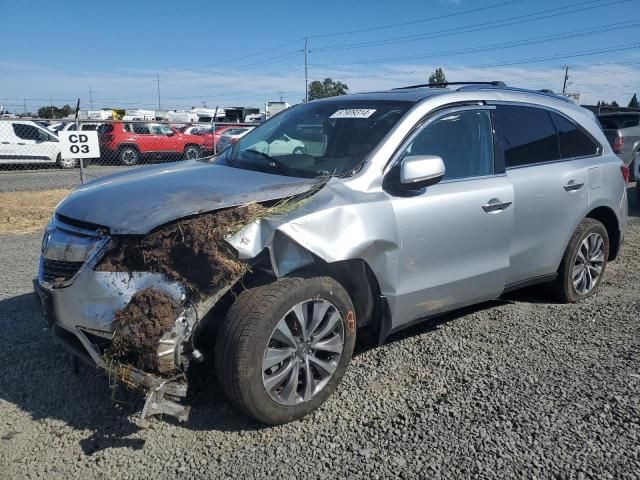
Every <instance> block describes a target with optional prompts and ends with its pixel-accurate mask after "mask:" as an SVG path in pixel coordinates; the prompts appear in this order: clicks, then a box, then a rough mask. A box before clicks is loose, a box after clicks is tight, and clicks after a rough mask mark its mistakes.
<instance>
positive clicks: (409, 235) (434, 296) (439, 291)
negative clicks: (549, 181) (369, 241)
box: [389, 106, 514, 328]
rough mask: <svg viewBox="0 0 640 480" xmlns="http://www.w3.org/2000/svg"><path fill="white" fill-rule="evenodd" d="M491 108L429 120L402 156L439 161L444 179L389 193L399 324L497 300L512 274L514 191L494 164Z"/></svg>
mask: <svg viewBox="0 0 640 480" xmlns="http://www.w3.org/2000/svg"><path fill="white" fill-rule="evenodd" d="M490 112H491V108H490V107H478V106H473V107H459V108H456V109H452V110H448V111H445V112H442V113H440V114H438V115H437V116H435V117H433V118H431V119H429V120H428V121H427V123H425V125H424V126H423V127H422V128H421V129H419V130H418V131H417V132H416V133H415V134H414V135H413V137H412V138H410V139H409V141H408V143H407V144H406V145H405V146H404V147H403V148H402V149H401V153H400V154H399V158H397V159H396V160H395V161H396V162H402V159H403V158H406V157H407V156H414V155H438V156H440V157H442V159H443V161H444V163H445V168H446V173H445V177H444V179H443V180H442V181H441V182H440V183H438V184H436V185H433V186H431V187H427V188H426V189H425V190H424V191H423V192H422V193H420V194H417V195H411V196H408V197H402V196H397V195H392V194H390V197H389V198H390V201H391V204H392V206H393V209H394V212H395V218H396V227H397V229H398V235H399V241H400V242H401V248H400V249H399V251H398V267H397V277H396V281H395V285H394V289H395V292H396V295H395V296H394V297H393V298H389V301H390V306H391V308H392V318H393V322H394V325H393V327H394V328H395V327H398V326H400V325H402V324H405V323H407V322H410V321H412V320H414V319H417V318H421V317H425V316H430V315H433V314H437V313H439V312H443V311H446V310H451V309H453V308H456V307H460V306H464V305H469V304H471V303H476V302H480V301H483V300H488V299H492V298H496V297H497V296H499V295H500V294H501V293H502V290H503V288H504V285H505V278H506V274H507V270H508V267H509V245H510V241H511V230H512V223H513V211H514V209H513V202H514V198H513V188H512V186H511V184H510V182H509V181H508V179H507V177H506V175H504V168H503V166H501V165H499V163H497V162H496V159H495V158H494V148H493V135H492V120H491V114H490Z"/></svg>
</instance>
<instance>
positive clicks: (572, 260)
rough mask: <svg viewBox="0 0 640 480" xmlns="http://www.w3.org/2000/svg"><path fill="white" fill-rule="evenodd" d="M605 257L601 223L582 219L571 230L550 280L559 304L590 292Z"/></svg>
mask: <svg viewBox="0 0 640 480" xmlns="http://www.w3.org/2000/svg"><path fill="white" fill-rule="evenodd" d="M608 258H609V235H608V233H607V229H606V228H605V227H604V225H603V224H602V223H601V222H599V221H598V220H595V219H593V218H585V219H584V220H582V222H580V225H578V228H576V231H575V232H574V233H573V236H572V237H571V240H570V241H569V245H567V249H566V250H565V253H564V256H563V257H562V261H561V262H560V267H559V268H558V277H557V278H556V279H555V281H554V282H553V283H552V291H553V293H554V296H555V297H556V298H557V299H558V300H559V301H561V302H563V303H575V302H578V301H580V300H584V299H585V298H588V297H590V296H591V295H593V294H594V293H595V292H596V290H597V289H598V286H599V285H600V282H601V281H602V277H603V275H604V271H605V268H606V266H607V259H608Z"/></svg>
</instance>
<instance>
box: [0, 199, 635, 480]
mask: <svg viewBox="0 0 640 480" xmlns="http://www.w3.org/2000/svg"><path fill="white" fill-rule="evenodd" d="M631 193H634V192H631ZM631 213H632V217H631V219H630V224H629V226H628V230H627V238H626V243H625V245H624V248H623V250H622V254H621V256H620V257H619V259H618V260H617V261H616V262H615V263H613V264H611V265H610V266H609V268H608V269H607V272H606V275H605V281H604V283H603V285H602V286H601V289H600V291H599V293H598V294H596V295H595V296H594V297H592V298H590V299H588V300H587V301H585V302H583V303H581V304H579V305H559V304H554V303H550V302H549V301H548V300H547V298H546V297H545V296H544V295H543V294H542V293H541V291H540V290H538V289H528V290H524V291H521V292H517V293H514V294H511V295H509V296H507V297H506V298H504V299H502V300H500V301H495V302H491V303H488V304H483V305H480V306H477V307H475V308H472V309H466V310H464V311H461V312H456V313H455V314H451V315H448V316H446V317H444V318H441V319H439V320H438V321H437V322H429V323H425V324H421V325H419V326H417V327H414V328H412V329H410V330H408V331H405V332H403V333H402V334H399V335H396V336H394V337H393V338H391V339H390V340H389V341H388V343H387V344H386V345H384V346H382V347H379V348H375V349H371V350H368V351H362V352H360V353H359V354H358V355H357V356H356V357H355V358H354V360H353V362H352V364H351V366H350V368H349V370H348V372H347V374H346V376H345V378H344V380H343V382H342V384H341V386H340V387H339V389H338V391H337V392H336V394H335V395H333V397H332V398H331V399H330V400H329V401H328V402H327V403H326V404H325V405H324V406H323V407H322V408H321V409H320V410H319V411H317V412H315V413H314V414H313V415H311V416H309V417H307V418H305V419H303V420H302V421H299V422H296V423H293V424H289V425H285V426H280V427H269V428H264V427H260V426H258V425H255V424H254V423H252V422H251V421H250V420H248V419H247V418H245V417H243V416H242V415H239V414H237V413H235V412H234V411H233V410H232V409H231V408H230V406H229V405H228V404H227V403H226V402H225V401H224V399H223V398H222V397H221V395H220V393H219V392H218V389H217V387H216V384H215V381H214V380H213V379H212V378H211V379H210V381H209V382H208V385H207V387H206V388H204V389H203V390H202V391H201V392H200V393H199V394H198V395H197V396H196V398H195V399H194V406H193V410H192V415H191V419H190V421H189V422H188V423H186V424H183V425H181V424H177V423H176V422H173V421H161V420H157V419H151V420H149V421H142V420H139V419H138V418H137V417H135V415H134V414H133V412H134V409H133V407H131V406H130V405H128V404H124V403H122V404H117V403H114V401H113V400H112V398H111V394H110V391H109V388H108V382H107V379H105V377H104V376H102V375H98V374H96V373H95V371H93V370H91V369H89V368H81V370H80V373H79V375H77V376H75V375H73V374H72V372H71V368H70V363H69V360H68V358H67V357H66V355H65V354H64V353H63V352H62V351H61V350H59V349H58V348H56V347H55V346H54V345H53V343H52V341H51V338H50V334H49V332H48V331H47V330H46V329H43V328H42V324H41V323H40V322H41V320H40V317H39V314H38V311H37V308H36V304H35V301H34V298H33V296H32V294H31V293H30V292H31V287H30V281H31V278H32V277H33V276H34V274H35V272H36V263H37V257H38V249H39V245H40V235H39V234H33V235H25V236H3V237H0V264H1V265H2V271H3V277H4V278H3V281H2V282H0V326H1V328H2V332H3V334H2V335H1V336H0V364H2V365H3V367H4V371H3V373H2V375H0V477H2V478H72V477H75V478H83V479H85V478H87V479H89V478H149V477H152V476H155V477H156V478H176V477H179V478H226V477H230V478H243V479H251V478H263V477H266V476H267V475H269V476H274V477H275V478H301V477H302V478H345V477H349V478H367V479H369V478H374V479H375V478H383V477H391V476H399V477H401V478H413V477H424V478H453V477H476V478H490V477H493V478H497V477H531V478H535V477H538V478H556V477H560V478H565V477H577V478H584V477H593V478H639V472H640V425H639V424H640V358H639V356H638V350H639V348H640V326H639V323H638V321H639V319H640V294H639V293H638V288H639V286H640V208H638V206H637V205H634V206H633V208H632V212H631Z"/></svg>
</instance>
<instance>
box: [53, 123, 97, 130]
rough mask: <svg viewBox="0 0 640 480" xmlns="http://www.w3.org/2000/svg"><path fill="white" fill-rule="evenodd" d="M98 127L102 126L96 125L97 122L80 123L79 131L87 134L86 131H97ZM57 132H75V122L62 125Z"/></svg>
mask: <svg viewBox="0 0 640 480" xmlns="http://www.w3.org/2000/svg"><path fill="white" fill-rule="evenodd" d="M100 125H102V124H101V123H98V122H80V131H82V132H87V131H90V132H93V131H95V130H97V129H98V127H99V126H100ZM57 131H58V132H66V131H71V132H75V131H76V122H69V123H67V124H66V125H64V126H62V127H61V128H59V129H58V130H57Z"/></svg>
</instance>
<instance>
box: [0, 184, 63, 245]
mask: <svg viewBox="0 0 640 480" xmlns="http://www.w3.org/2000/svg"><path fill="white" fill-rule="evenodd" d="M70 191H71V190H66V189H59V190H45V191H41V192H2V193H0V234H3V233H12V234H25V233H32V232H37V231H41V230H44V227H45V226H46V225H47V222H48V221H49V219H50V218H51V215H52V214H53V210H54V208H55V206H56V205H57V204H58V202H60V200H62V199H63V198H64V197H65V196H66V195H67V194H68V193H69V192H70Z"/></svg>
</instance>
